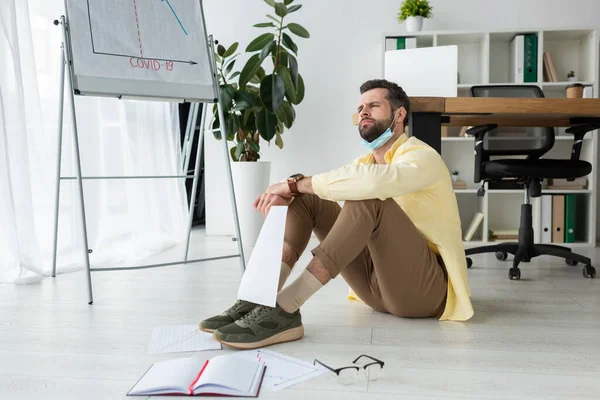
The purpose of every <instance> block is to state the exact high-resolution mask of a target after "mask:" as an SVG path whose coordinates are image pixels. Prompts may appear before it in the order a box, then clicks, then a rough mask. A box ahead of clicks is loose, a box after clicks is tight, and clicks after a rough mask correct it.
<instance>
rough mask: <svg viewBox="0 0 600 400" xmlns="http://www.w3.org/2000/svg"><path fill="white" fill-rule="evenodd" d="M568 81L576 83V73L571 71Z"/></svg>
mask: <svg viewBox="0 0 600 400" xmlns="http://www.w3.org/2000/svg"><path fill="white" fill-rule="evenodd" d="M567 81H569V82H574V81H575V71H569V73H568V74H567Z"/></svg>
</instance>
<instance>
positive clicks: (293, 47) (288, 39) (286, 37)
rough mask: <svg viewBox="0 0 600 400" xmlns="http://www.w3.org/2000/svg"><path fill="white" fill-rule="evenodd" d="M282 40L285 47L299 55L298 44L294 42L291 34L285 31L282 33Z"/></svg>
mask: <svg viewBox="0 0 600 400" xmlns="http://www.w3.org/2000/svg"><path fill="white" fill-rule="evenodd" d="M281 40H282V41H283V45H284V46H285V47H287V48H288V49H290V50H291V51H293V52H294V54H295V55H298V46H296V43H294V41H293V40H292V38H291V37H290V35H288V34H287V33H285V32H284V33H283V34H282V35H281Z"/></svg>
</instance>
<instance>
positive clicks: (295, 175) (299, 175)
mask: <svg viewBox="0 0 600 400" xmlns="http://www.w3.org/2000/svg"><path fill="white" fill-rule="evenodd" d="M302 176H303V175H302V174H294V175H292V176H290V178H301V177H302Z"/></svg>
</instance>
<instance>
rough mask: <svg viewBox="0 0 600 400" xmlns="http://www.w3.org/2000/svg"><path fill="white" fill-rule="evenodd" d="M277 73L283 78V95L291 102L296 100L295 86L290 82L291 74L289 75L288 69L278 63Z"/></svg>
mask: <svg viewBox="0 0 600 400" xmlns="http://www.w3.org/2000/svg"><path fill="white" fill-rule="evenodd" d="M277 74H278V75H279V76H281V79H283V84H284V86H285V96H286V97H287V99H288V100H289V101H290V102H291V103H295V102H296V87H295V86H294V82H292V76H291V75H290V71H289V70H288V69H287V67H284V66H283V65H280V66H279V67H278V68H277Z"/></svg>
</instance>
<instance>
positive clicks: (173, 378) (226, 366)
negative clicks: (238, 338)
mask: <svg viewBox="0 0 600 400" xmlns="http://www.w3.org/2000/svg"><path fill="white" fill-rule="evenodd" d="M265 370H266V366H265V364H264V363H259V362H258V361H256V362H255V361H249V360H244V359H240V358H239V357H235V356H232V355H223V356H217V357H214V358H212V359H210V360H203V359H200V358H195V357H184V358H176V359H173V360H166V361H159V362H156V363H154V364H152V366H151V367H150V368H149V369H148V370H147V371H146V373H144V375H143V376H142V377H141V378H140V380H139V381H138V382H137V383H136V384H135V386H134V387H133V388H132V389H131V390H130V391H129V392H128V393H127V395H128V396H152V395H179V396H236V397H257V396H258V393H259V391H260V387H261V385H262V381H263V377H264V375H265Z"/></svg>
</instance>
